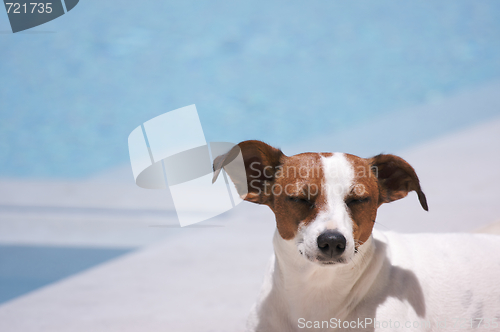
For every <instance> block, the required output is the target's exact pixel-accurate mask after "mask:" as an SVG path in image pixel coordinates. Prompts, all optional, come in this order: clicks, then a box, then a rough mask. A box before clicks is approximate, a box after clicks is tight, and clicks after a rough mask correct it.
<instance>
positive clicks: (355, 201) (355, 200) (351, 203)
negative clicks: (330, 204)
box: [345, 197, 370, 207]
mask: <svg viewBox="0 0 500 332" xmlns="http://www.w3.org/2000/svg"><path fill="white" fill-rule="evenodd" d="M369 201H370V197H364V198H349V199H347V200H346V201H345V204H346V205H347V206H348V207H352V206H355V205H359V204H363V203H367V202H369Z"/></svg>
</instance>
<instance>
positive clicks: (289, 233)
mask: <svg viewBox="0 0 500 332" xmlns="http://www.w3.org/2000/svg"><path fill="white" fill-rule="evenodd" d="M320 156H321V155H320V154H318V153H302V154H298V155H295V156H292V157H288V158H287V159H286V161H285V162H284V163H283V164H282V165H281V166H280V168H279V169H278V171H277V173H276V177H275V179H274V184H273V187H274V189H273V188H271V191H272V194H273V196H274V198H273V201H272V204H270V205H269V206H270V207H271V209H272V210H273V212H274V213H275V215H276V225H277V228H278V232H279V233H280V235H281V237H282V238H283V239H285V240H290V239H293V238H294V237H295V235H296V234H297V230H298V228H299V226H300V225H301V224H303V225H307V224H308V223H310V222H312V221H313V220H314V219H315V218H316V216H317V214H318V210H319V207H320V206H322V205H323V204H325V200H326V199H325V197H324V195H323V194H322V190H321V184H322V182H323V178H324V172H323V167H322V164H321V158H320Z"/></svg>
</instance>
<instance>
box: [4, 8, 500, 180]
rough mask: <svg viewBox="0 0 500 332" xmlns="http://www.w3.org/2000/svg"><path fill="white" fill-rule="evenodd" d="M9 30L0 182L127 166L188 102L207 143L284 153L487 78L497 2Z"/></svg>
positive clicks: (221, 11)
mask: <svg viewBox="0 0 500 332" xmlns="http://www.w3.org/2000/svg"><path fill="white" fill-rule="evenodd" d="M9 29H10V27H9V25H8V21H7V15H6V14H5V13H2V11H1V10H0V177H46V178H55V177H59V178H61V177H63V178H67V177H70V178H79V177H85V176H88V175H91V174H93V173H95V172H98V171H101V170H103V169H105V168H108V167H111V166H114V165H117V164H121V163H124V162H127V160H128V150H127V137H128V134H129V133H130V132H131V131H132V130H133V129H134V128H135V127H137V126H138V125H139V124H141V123H142V122H144V121H146V120H149V119H151V118H153V117H154V116H157V115H159V114H162V113H164V112H166V111H169V110H173V109H176V108H179V107H182V106H186V105H190V104H193V103H194V104H196V105H197V107H198V111H199V114H200V117H201V121H202V124H203V126H204V128H205V135H206V138H207V141H231V142H238V141H240V140H243V139H250V138H256V139H262V140H266V141H268V142H270V143H273V144H275V145H278V146H282V145H284V142H287V143H294V142H299V141H303V140H307V139H308V138H313V137H315V136H316V135H318V134H319V133H322V134H325V133H328V132H336V131H339V130H342V129H345V128H348V127H349V126H351V125H354V124H359V123H363V122H369V121H370V120H371V119H373V118H375V117H377V116H379V115H381V114H385V113H388V112H392V111H395V110H398V109H402V108H405V107H407V106H411V105H417V104H421V103H425V102H427V101H429V100H432V99H433V98H435V97H436V96H443V95H444V96H446V95H450V94H453V93H455V92H457V91H460V90H464V89H468V88H470V87H474V86H478V85H481V84H483V83H486V82H489V81H491V80H495V79H498V78H499V77H500V38H499V36H500V2H498V1H496V0H491V1H488V0H483V1H469V0H442V1H438V2H436V1H389V0H377V1H362V2H354V1H316V0H315V1H290V0H286V1H285V0H277V1H269V0H254V1H246V2H243V1H232V0H231V1H229V0H204V1H199V0H196V1H195V0H186V1H173V0H169V1H156V2H147V3H140V4H139V3H138V2H137V1H131V0H123V1H119V2H118V1H92V0H86V1H81V2H80V3H79V4H78V5H77V6H76V7H75V8H74V9H73V10H72V11H71V12H69V13H68V14H66V15H64V16H62V17H60V18H58V19H56V20H54V21H52V22H50V23H47V24H44V25H42V26H39V27H37V28H35V29H32V30H28V31H26V32H24V33H18V34H12V33H9ZM499 112H500V111H499ZM474 116H475V115H474V113H473V111H471V114H470V117H474Z"/></svg>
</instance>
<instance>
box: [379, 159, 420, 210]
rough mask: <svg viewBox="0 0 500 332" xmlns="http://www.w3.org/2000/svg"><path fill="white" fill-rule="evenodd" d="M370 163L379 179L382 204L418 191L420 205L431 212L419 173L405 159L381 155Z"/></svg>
mask: <svg viewBox="0 0 500 332" xmlns="http://www.w3.org/2000/svg"><path fill="white" fill-rule="evenodd" d="M369 162H370V165H371V167H372V171H373V173H374V174H375V175H376V176H377V179H378V184H379V191H380V202H381V203H389V202H392V201H395V200H398V199H401V198H403V197H406V195H408V193H409V192H410V191H416V192H417V195H418V200H419V201H420V205H422V208H423V209H424V210H425V211H429V207H428V206H427V199H426V198H425V194H424V193H423V191H422V189H421V188H420V182H419V180H418V176H417V173H415V170H414V169H413V167H411V166H410V164H408V163H407V162H406V161H405V160H404V159H402V158H400V157H398V156H394V155H392V154H379V155H378V156H375V157H373V158H370V159H369Z"/></svg>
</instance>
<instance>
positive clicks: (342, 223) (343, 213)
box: [321, 153, 354, 235]
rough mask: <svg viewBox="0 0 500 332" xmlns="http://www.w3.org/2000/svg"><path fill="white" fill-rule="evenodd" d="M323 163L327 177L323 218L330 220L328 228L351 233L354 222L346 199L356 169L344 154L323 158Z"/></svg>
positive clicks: (324, 189) (324, 190) (324, 185)
mask: <svg viewBox="0 0 500 332" xmlns="http://www.w3.org/2000/svg"><path fill="white" fill-rule="evenodd" d="M321 161H322V163H323V171H324V177H325V178H324V182H323V184H322V185H323V194H324V195H325V196H326V206H325V207H324V210H323V214H324V215H323V217H324V218H327V219H328V221H327V227H328V228H329V229H335V228H337V229H339V231H341V232H344V231H346V232H351V231H352V222H351V220H350V217H349V213H348V212H347V208H346V206H345V202H344V199H345V197H346V195H347V194H349V192H350V190H351V189H352V186H353V183H354V167H353V166H352V164H351V163H350V162H349V161H348V160H347V158H346V156H345V154H343V153H334V154H333V155H332V156H330V157H322V158H321ZM344 235H345V234H344Z"/></svg>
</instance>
